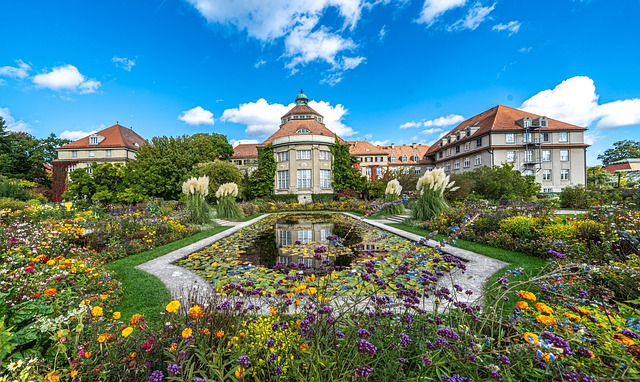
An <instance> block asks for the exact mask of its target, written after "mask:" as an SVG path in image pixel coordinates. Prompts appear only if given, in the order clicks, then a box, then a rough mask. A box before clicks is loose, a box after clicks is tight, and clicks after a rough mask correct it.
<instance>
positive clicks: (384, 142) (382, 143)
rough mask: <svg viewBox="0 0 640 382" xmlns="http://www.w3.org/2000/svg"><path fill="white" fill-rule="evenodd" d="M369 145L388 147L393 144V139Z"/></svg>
mask: <svg viewBox="0 0 640 382" xmlns="http://www.w3.org/2000/svg"><path fill="white" fill-rule="evenodd" d="M369 143H371V144H372V145H374V146H388V145H390V144H391V139H385V140H384V141H371V142H369Z"/></svg>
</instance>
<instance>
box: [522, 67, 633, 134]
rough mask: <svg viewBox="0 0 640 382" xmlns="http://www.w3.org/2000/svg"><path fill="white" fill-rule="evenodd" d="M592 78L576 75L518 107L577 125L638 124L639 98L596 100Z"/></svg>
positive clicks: (610, 126) (611, 125)
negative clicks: (610, 100)
mask: <svg viewBox="0 0 640 382" xmlns="http://www.w3.org/2000/svg"><path fill="white" fill-rule="evenodd" d="M598 98H599V95H598V94H597V93H596V86H595V84H594V82H593V80H592V79H591V78H589V77H586V76H576V77H572V78H569V79H566V80H564V81H562V82H561V83H560V84H559V85H557V86H556V87H555V88H554V89H547V90H543V91H541V92H539V93H538V94H536V95H534V96H533V97H531V98H529V99H528V100H526V101H524V102H523V103H522V105H521V106H520V108H521V109H522V110H526V111H529V112H532V113H535V114H539V115H546V116H548V117H551V118H555V119H558V120H560V121H564V122H568V123H572V124H575V125H578V126H585V127H587V126H594V127H596V128H598V129H616V128H619V127H626V126H633V125H640V98H632V99H625V100H617V101H613V102H608V103H604V104H599V103H598Z"/></svg>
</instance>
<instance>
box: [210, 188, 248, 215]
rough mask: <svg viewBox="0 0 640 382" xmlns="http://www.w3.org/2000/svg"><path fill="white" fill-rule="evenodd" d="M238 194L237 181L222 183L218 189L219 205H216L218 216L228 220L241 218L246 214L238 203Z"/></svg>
mask: <svg viewBox="0 0 640 382" xmlns="http://www.w3.org/2000/svg"><path fill="white" fill-rule="evenodd" d="M237 196H238V185H237V184H235V183H224V184H221V185H220V187H219V188H218V191H216V198H217V199H218V206H217V207H216V209H217V212H218V217H219V218H222V219H227V220H232V221H236V220H240V219H242V217H243V216H244V215H243V213H242V209H241V208H240V206H238V204H237V203H236V197H237Z"/></svg>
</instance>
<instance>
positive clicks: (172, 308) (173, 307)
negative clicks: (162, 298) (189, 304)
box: [165, 300, 180, 313]
mask: <svg viewBox="0 0 640 382" xmlns="http://www.w3.org/2000/svg"><path fill="white" fill-rule="evenodd" d="M165 309H166V310H167V312H169V313H175V312H177V311H178V309H180V301H178V300H173V301H171V302H170V303H168V304H167V306H166V307H165Z"/></svg>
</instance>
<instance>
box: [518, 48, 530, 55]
mask: <svg viewBox="0 0 640 382" xmlns="http://www.w3.org/2000/svg"><path fill="white" fill-rule="evenodd" d="M532 50H533V47H532V46H529V47H526V48H525V47H522V48H520V49H519V50H518V51H519V52H520V53H522V54H527V53H531V51H532Z"/></svg>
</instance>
